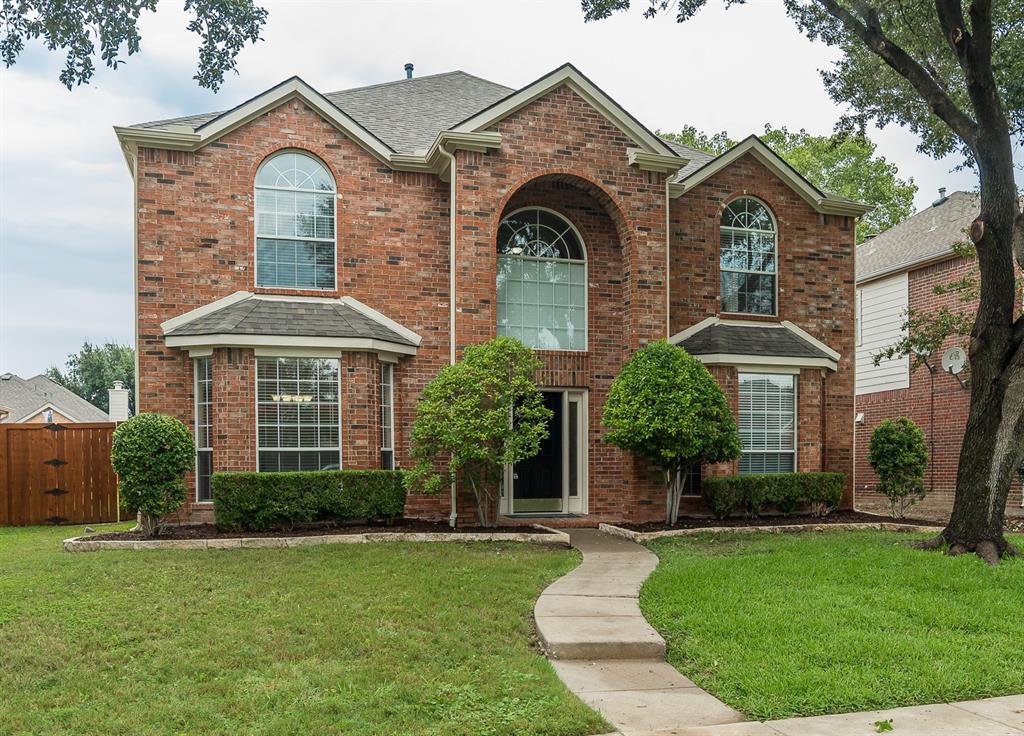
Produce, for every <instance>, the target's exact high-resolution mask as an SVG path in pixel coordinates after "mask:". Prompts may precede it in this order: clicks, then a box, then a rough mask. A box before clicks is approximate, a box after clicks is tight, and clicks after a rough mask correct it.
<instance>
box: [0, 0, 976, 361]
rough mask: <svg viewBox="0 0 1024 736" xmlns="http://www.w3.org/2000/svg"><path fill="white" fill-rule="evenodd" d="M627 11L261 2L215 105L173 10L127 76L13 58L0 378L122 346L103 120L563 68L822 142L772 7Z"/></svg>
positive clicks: (152, 25) (813, 83)
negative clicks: (297, 79) (296, 90)
mask: <svg viewBox="0 0 1024 736" xmlns="http://www.w3.org/2000/svg"><path fill="white" fill-rule="evenodd" d="M634 4H635V5H636V6H637V8H636V9H634V10H633V11H632V12H630V13H628V14H625V15H618V16H616V17H613V18H611V19H609V20H605V21H602V22H600V23H591V24H585V23H584V22H583V17H582V14H581V12H580V9H579V2H578V1H577V0H565V1H564V2H563V1H559V0H543V1H537V2H524V1H517V2H499V1H498V0H472V1H467V2H437V1H431V2H426V1H424V2H386V1H384V0H376V1H374V2H341V1H340V0H336V1H331V0H321V1H320V2H312V1H310V2H304V1H301V0H290V1H288V2H280V1H278V2H272V1H266V2H264V3H263V5H264V6H265V7H267V8H268V10H269V11H270V17H269V19H268V21H267V25H266V27H265V28H264V32H263V36H264V41H263V42H262V43H259V44H258V45H256V46H254V47H251V48H248V49H246V50H245V51H243V52H242V53H241V55H240V56H239V58H238V71H239V74H238V75H237V76H230V77H229V78H228V79H227V81H226V83H225V85H224V86H223V88H222V89H221V91H220V92H219V93H218V94H216V95H214V94H212V93H210V92H208V91H205V90H202V89H200V88H199V87H198V86H197V84H196V83H195V81H194V80H193V79H192V75H193V74H194V73H195V65H196V48H197V45H198V43H197V40H196V39H194V38H193V37H192V36H190V34H189V33H188V32H187V31H186V30H185V24H186V22H187V21H186V18H185V16H184V15H183V14H181V12H180V7H181V5H182V3H181V2H173V1H171V0H164V1H163V2H161V3H160V7H161V9H160V11H159V12H158V13H156V14H152V13H149V14H146V15H145V16H144V19H143V24H142V50H141V52H140V53H139V54H137V55H135V56H133V57H131V58H130V59H129V60H128V62H127V64H125V65H124V66H122V67H121V68H120V69H118V70H117V71H116V72H115V71H110V70H108V69H106V68H105V67H104V68H101V69H100V70H99V71H98V72H97V74H96V76H95V78H94V79H93V81H92V83H91V84H90V85H89V86H87V87H79V88H76V89H74V90H73V91H70V92H69V91H67V90H66V89H64V87H63V86H61V84H60V83H59V82H58V80H57V74H58V73H59V71H60V67H61V65H62V61H61V57H60V55H59V54H54V53H50V52H47V51H45V50H44V49H43V48H42V47H41V45H39V44H35V45H32V46H30V47H29V48H28V49H27V50H26V51H25V52H24V53H23V54H22V56H21V57H20V59H19V61H18V63H17V65H16V66H15V67H14V68H12V69H9V70H3V71H0V208H2V212H0V217H2V221H0V372H4V371H12V372H14V373H18V374H20V375H22V376H25V377H28V376H30V375H34V374H36V373H39V372H42V371H43V370H45V369H46V368H47V367H49V366H51V365H61V364H63V362H64V359H65V358H66V356H67V355H68V353H71V352H74V351H76V350H77V349H78V347H80V346H81V344H82V343H83V342H84V341H85V340H90V341H92V342H103V341H105V340H108V339H113V340H116V341H119V342H124V343H130V342H131V341H132V339H133V337H132V335H133V330H132V284H131V278H132V242H131V238H132V202H131V191H132V189H131V178H130V176H129V173H128V169H127V168H126V166H125V163H124V159H123V158H122V156H121V152H120V150H119V148H118V144H117V141H116V139H115V137H114V134H113V131H112V130H111V126H112V125H125V124H131V123H137V122H143V121H147V120H155V119H160V118H167V117H174V116H177V115H185V114H190V113H196V112H205V111H212V110H222V109H226V108H230V107H232V106H234V105H236V104H238V103H239V102H242V101H244V100H246V99H248V98H249V97H252V96H253V95H255V94H258V93H259V92H262V91H263V90H265V89H267V88H268V87H271V86H273V85H274V84H276V83H277V82H280V81H281V80H283V79H286V78H287V77H290V76H292V75H293V74H297V75H299V76H301V77H302V78H303V79H305V80H306V81H307V82H309V83H310V84H312V85H313V87H315V88H316V89H318V90H320V91H322V92H332V91H335V90H339V89H346V88H350V87H358V86H362V85H367V84H374V83H377V82H385V81H391V80H395V79H399V78H400V77H402V76H403V75H404V72H403V68H402V67H403V65H404V64H405V62H407V61H411V62H413V63H415V65H416V74H417V75H425V74H435V73H438V72H445V71H450V70H453V69H462V70H464V71H466V72H469V73H471V74H476V75H478V76H481V77H484V78H487V79H491V80H493V81H496V82H500V83H503V84H506V85H509V86H511V87H519V86H522V85H524V84H526V83H528V82H531V81H533V80H534V79H536V78H537V77H539V76H541V75H543V74H545V73H546V72H548V71H550V70H551V69H553V68H555V67H557V66H559V65H560V64H562V63H563V62H566V61H571V62H572V63H573V64H575V65H576V66H577V67H579V68H580V69H581V70H582V71H583V72H584V73H585V74H586V75H588V76H589V77H590V78H591V79H592V80H593V81H594V82H595V83H596V84H597V85H598V86H600V87H601V88H602V89H604V90H605V91H606V92H607V93H608V94H610V95H611V96H612V97H613V98H615V99H616V100H617V101H618V102H619V103H620V104H622V105H623V106H624V107H625V108H626V109H628V110H629V111H630V112H632V113H633V114H634V115H635V116H636V117H638V118H639V119H640V120H641V121H643V122H644V123H645V124H646V125H647V126H648V127H650V128H652V129H660V130H664V131H670V130H676V129H678V128H680V127H682V126H683V125H685V124H691V125H695V126H696V127H697V128H699V129H703V130H707V131H717V130H721V129H724V130H728V131H729V133H730V134H731V135H732V136H733V137H734V138H741V137H743V136H745V135H747V134H748V133H757V132H760V130H761V129H762V128H763V126H764V124H765V123H766V122H770V123H772V124H773V125H775V126H781V125H785V126H789V127H790V128H794V129H799V128H806V129H807V130H808V131H811V132H813V133H827V132H829V131H831V129H832V126H833V125H834V124H835V122H836V119H837V118H838V116H839V113H840V110H839V109H838V108H837V107H836V106H835V105H834V104H833V103H832V102H831V101H830V100H829V99H828V97H827V96H826V94H825V92H824V90H823V88H822V84H821V81H820V78H819V75H818V70H819V69H821V68H825V67H827V66H828V65H829V63H830V62H831V60H832V59H833V58H834V53H835V52H834V51H832V50H830V49H828V48H826V47H825V46H823V45H821V44H812V43H810V42H809V41H807V40H806V39H805V38H804V37H803V36H801V35H800V34H799V33H798V32H797V30H796V28H795V26H794V25H793V23H792V22H791V21H790V20H788V19H787V18H786V17H785V14H784V12H783V10H782V7H781V2H776V1H775V0H754V1H753V2H750V3H749V4H747V5H746V6H738V7H734V8H733V9H731V10H728V11H726V10H724V9H723V7H722V3H720V2H715V1H714V0H713V1H712V2H711V3H710V4H709V5H710V7H708V8H706V9H705V10H703V11H701V12H700V13H699V14H698V16H697V17H696V18H694V19H693V20H691V21H689V22H687V23H685V24H683V25H678V24H676V23H674V22H673V21H672V19H671V18H669V17H662V18H659V19H656V20H653V21H651V20H645V19H644V18H643V17H642V15H641V13H640V12H639V8H640V6H646V3H644V2H642V1H641V0H637V2H636V3H634ZM873 137H874V138H875V140H876V141H877V143H878V146H879V151H880V153H881V154H883V155H884V156H885V157H886V158H888V159H889V160H890V161H893V162H895V163H896V164H897V165H898V166H899V169H900V174H901V175H902V176H904V177H913V179H914V180H915V182H916V183H917V184H918V186H919V187H920V190H919V193H918V196H917V201H916V205H917V207H918V208H920V207H923V206H927V205H928V204H929V203H930V202H931V201H932V200H933V199H934V198H935V196H936V190H937V188H938V187H940V186H946V187H948V188H949V189H950V190H951V191H952V190H954V189H974V188H975V187H976V177H975V176H974V175H973V174H971V173H970V172H958V173H952V172H951V171H950V170H951V169H952V168H953V166H954V165H955V163H956V161H954V160H949V161H934V160H931V159H929V158H927V157H925V156H923V155H921V154H918V153H916V151H915V145H916V141H915V139H914V138H913V137H912V136H911V135H910V134H908V133H906V132H905V131H903V130H901V129H899V128H895V127H892V128H889V129H886V130H884V131H876V133H875V135H874V136H873Z"/></svg>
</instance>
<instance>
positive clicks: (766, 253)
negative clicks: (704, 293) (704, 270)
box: [719, 197, 778, 315]
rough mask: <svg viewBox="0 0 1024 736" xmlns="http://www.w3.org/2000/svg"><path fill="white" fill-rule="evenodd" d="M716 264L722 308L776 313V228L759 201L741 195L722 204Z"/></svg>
mask: <svg viewBox="0 0 1024 736" xmlns="http://www.w3.org/2000/svg"><path fill="white" fill-rule="evenodd" d="M719 265H720V271H721V288H722V311H723V312H736V313H740V314H767V315H774V314H776V312H777V305H776V303H775V300H776V296H775V295H776V274H777V268H778V230H777V229H776V227H775V218H773V217H772V214H771V212H769V211H768V208H767V207H765V206H764V204H763V203H761V202H759V201H758V200H756V199H753V198H751V197H742V198H740V199H737V200H734V201H733V202H730V203H729V206H728V207H726V208H725V211H724V212H723V213H722V222H721V251H720V261H719Z"/></svg>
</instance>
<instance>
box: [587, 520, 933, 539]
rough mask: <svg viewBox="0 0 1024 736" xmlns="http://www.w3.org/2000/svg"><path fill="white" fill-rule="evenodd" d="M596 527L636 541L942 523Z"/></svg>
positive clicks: (922, 528) (926, 529) (917, 528)
mask: <svg viewBox="0 0 1024 736" xmlns="http://www.w3.org/2000/svg"><path fill="white" fill-rule="evenodd" d="M598 529H599V530H600V531H602V532H606V533H608V534H611V535H613V536H616V537H622V538H623V539H628V540H630V541H631V542H638V543H640V544H642V543H644V542H649V541H650V540H652V539H661V538H662V537H694V536H697V535H698V534H723V533H725V534H755V533H758V532H764V533H767V534H795V533H798V532H854V531H883V532H911V533H922V534H924V533H932V534H935V533H938V532H941V531H942V529H943V527H941V526H930V525H925V524H900V523H898V522H893V521H864V522H844V523H840V524H779V525H776V526H707V527H697V528H694V529H665V530H663V531H658V532H638V531H634V530H632V529H624V528H623V527H621V526H615V525H614V524H601V525H600V526H599V527H598Z"/></svg>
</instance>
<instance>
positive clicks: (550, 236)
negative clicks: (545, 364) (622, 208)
mask: <svg viewBox="0 0 1024 736" xmlns="http://www.w3.org/2000/svg"><path fill="white" fill-rule="evenodd" d="M498 334H499V335H508V336H510V337H515V338H518V339H519V340H521V341H522V342H523V343H524V344H525V345H527V346H529V347H531V348H537V349H540V350H586V349H587V262H586V254H585V252H584V250H583V240H582V238H580V235H579V233H578V232H577V231H576V228H574V227H573V226H572V224H571V223H569V222H568V221H567V220H565V219H564V218H562V217H561V216H560V215H557V214H555V213H554V212H551V211H550V210H545V209H540V208H530V209H525V210H519V211H518V212H513V213H512V214H511V215H509V216H508V217H506V218H505V219H504V220H502V222H501V225H500V227H499V228H498Z"/></svg>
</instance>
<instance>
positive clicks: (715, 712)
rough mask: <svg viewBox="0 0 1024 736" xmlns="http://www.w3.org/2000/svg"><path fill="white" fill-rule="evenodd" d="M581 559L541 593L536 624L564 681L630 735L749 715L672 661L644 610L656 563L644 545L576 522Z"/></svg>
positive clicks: (575, 535)
mask: <svg viewBox="0 0 1024 736" xmlns="http://www.w3.org/2000/svg"><path fill="white" fill-rule="evenodd" d="M570 535H571V538H572V545H573V546H574V547H576V548H577V549H578V550H579V551H580V552H582V553H583V563H582V564H581V565H580V566H579V567H577V568H576V569H575V570H573V571H572V572H570V573H569V574H567V575H565V576H564V577H561V578H559V579H558V580H556V581H555V582H553V583H552V584H551V585H549V586H548V588H547V589H546V590H545V591H544V592H543V593H541V595H540V598H538V599H537V606H536V608H535V609H534V617H535V619H536V621H537V631H538V632H539V634H540V639H541V643H542V644H543V646H544V649H545V651H546V652H547V654H548V657H549V658H550V659H551V660H552V664H553V665H554V668H555V670H556V671H557V672H558V675H559V677H561V678H562V681H563V682H565V684H566V685H567V686H568V687H569V689H570V690H572V691H573V692H574V693H575V694H576V695H577V696H579V698H580V699H581V700H583V701H584V702H585V703H587V704H588V705H590V706H591V707H592V708H594V709H595V710H597V711H598V712H600V713H601V715H603V716H604V717H605V719H606V720H607V721H609V722H610V723H612V724H613V725H614V726H615V727H616V728H617V729H618V730H619V733H621V734H623V735H624V736H633V735H634V734H641V733H649V732H652V731H670V730H673V729H682V728H687V727H693V726H712V725H717V724H727V723H737V722H740V721H743V720H744V719H743V715H742V714H741V713H739V712H737V711H735V710H733V709H732V708H730V707H729V706H727V705H726V704H725V703H723V702H722V701H720V700H718V699H717V698H715V697H713V696H711V695H709V694H708V693H706V692H704V691H703V690H701V689H700V688H699V687H697V686H696V685H694V684H693V683H692V682H691V681H690V680H688V679H687V678H685V677H683V676H682V675H681V674H679V673H678V672H677V671H676V670H675V668H673V667H672V666H670V665H669V664H667V663H666V662H665V660H664V658H665V640H664V639H662V638H661V635H660V634H658V632H657V631H655V630H654V629H653V628H651V625H650V624H648V623H647V621H646V619H644V617H643V614H641V613H640V605H639V603H638V598H639V596H640V586H641V585H642V584H643V582H644V580H646V579H647V576H648V575H650V574H651V573H652V572H653V571H654V568H655V567H657V565H658V558H657V556H656V555H655V554H654V553H652V552H650V551H649V550H648V549H646V548H645V547H642V546H640V545H639V544H637V543H635V542H631V541H629V540H626V539H621V538H619V537H613V536H611V535H609V534H604V533H602V532H599V531H597V530H596V529H573V530H571V532H570Z"/></svg>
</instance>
